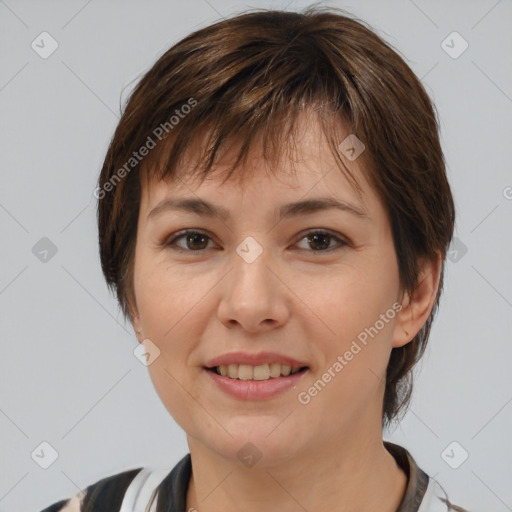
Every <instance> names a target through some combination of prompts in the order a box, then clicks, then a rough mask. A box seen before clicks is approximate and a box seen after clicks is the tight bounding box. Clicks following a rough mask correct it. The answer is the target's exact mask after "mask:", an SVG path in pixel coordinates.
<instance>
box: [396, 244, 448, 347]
mask: <svg viewBox="0 0 512 512" xmlns="http://www.w3.org/2000/svg"><path fill="white" fill-rule="evenodd" d="M418 264H419V265H420V272H419V275H418V283H417V285H416V288H415V289H414V290H413V291H412V292H411V293H408V292H406V293H404V296H403V300H402V309H401V310H400V313H399V314H398V315H397V320H396V323H395V330H394V334H393V347H394V348H396V347H403V346H404V345H406V344H407V343H409V342H410V341H412V340H413V339H414V337H415V336H416V334H418V332H419V331H420V329H421V328H422V327H423V325H424V324H425V322H426V321H427V319H428V317H429V316H430V313H431V311H432V308H433V306H434V303H435V300H436V297H437V290H438V288H439V279H440V275H441V256H440V255H439V254H438V256H437V258H436V259H435V260H432V261H430V260H428V261H426V260H420V261H419V262H418Z"/></svg>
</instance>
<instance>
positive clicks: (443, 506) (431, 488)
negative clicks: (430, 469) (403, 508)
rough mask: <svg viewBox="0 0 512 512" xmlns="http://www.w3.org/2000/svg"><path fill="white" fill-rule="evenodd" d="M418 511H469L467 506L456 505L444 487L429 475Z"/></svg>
mask: <svg viewBox="0 0 512 512" xmlns="http://www.w3.org/2000/svg"><path fill="white" fill-rule="evenodd" d="M418 512H469V511H467V510H466V509H465V508H462V507H459V506H457V505H454V504H453V503H451V502H450V500H449V499H448V495H447V494H446V491H445V490H444V489H443V487H442V486H441V485H440V484H439V483H438V482H437V481H436V480H434V479H433V478H430V477H429V480H428V486H427V489H426V491H425V495H424V497H423V501H422V502H421V506H420V508H419V509H418Z"/></svg>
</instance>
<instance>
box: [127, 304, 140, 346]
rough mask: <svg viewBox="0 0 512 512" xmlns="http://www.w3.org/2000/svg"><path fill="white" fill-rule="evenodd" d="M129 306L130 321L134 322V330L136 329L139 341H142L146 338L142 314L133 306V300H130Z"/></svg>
mask: <svg viewBox="0 0 512 512" xmlns="http://www.w3.org/2000/svg"><path fill="white" fill-rule="evenodd" d="M128 307H129V310H130V323H131V324H132V327H133V330H134V331H135V335H136V336H137V340H138V342H139V343H142V341H143V340H144V335H143V332H142V325H141V321H140V316H139V312H138V310H137V308H134V307H133V304H132V301H129V302H128Z"/></svg>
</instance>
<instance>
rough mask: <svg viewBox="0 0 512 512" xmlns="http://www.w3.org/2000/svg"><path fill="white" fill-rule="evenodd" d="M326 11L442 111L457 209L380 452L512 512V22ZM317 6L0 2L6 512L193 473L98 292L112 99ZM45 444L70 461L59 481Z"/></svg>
mask: <svg viewBox="0 0 512 512" xmlns="http://www.w3.org/2000/svg"><path fill="white" fill-rule="evenodd" d="M324 4H325V5H335V6H339V7H342V8H345V9H347V10H349V11H351V12H353V13H354V14H355V15H357V16H359V17H361V18H362V19H363V20H365V21H367V22H369V23H370V24H371V25H372V26H373V27H375V29H376V30H377V32H378V33H379V34H380V35H381V36H383V37H384V38H385V39H386V40H388V41H389V42H391V43H392V44H393V45H394V46H395V47H396V48H397V49H398V50H399V51H400V52H401V54H402V55H403V56H405V58H406V60H407V62H408V63H409V65H410V66H411V67H412V69H413V70H414V71H415V73H416V74H417V75H418V76H419V77H420V78H421V79H422V81H423V83H424V84H425V86H426V88H427V90H428V92H429V93H430V94H431V96H432V97H433V99H434V101H435V102H436V105H437V107H438V109H439V114H440V118H441V127H442V143H443V147H444V150H445V155H446V160H447V165H448V172H449V179H450V181H451V184H452V186H453V192H454V195H455V201H456V206H457V208H458V217H457V226H456V236H457V238H458V240H460V242H458V244H457V246H454V248H453V249H454V250H453V251H452V253H451V256H450V257H451V260H452V261H448V264H447V277H446V288H445V295H444V297H443V299H442V303H441V310H440V314H439V316H438V318H437V320H436V323H435V325H434V329H433V332H432V337H431V343H430V347H429V349H428V351H427V354H426V358H425V360H424V362H423V363H422V365H421V368H419V369H418V370H419V371H418V372H417V381H416V393H415V397H414V401H413V403H412V407H411V409H410V411H409V413H408V414H407V416H406V417H405V419H404V421H403V422H402V423H401V425H400V426H399V427H398V428H397V429H395V430H394V431H393V432H388V433H386V438H388V439H391V440H394V441H395V442H398V443H401V444H403V445H404V446H406V447H407V448H408V449H409V450H410V451H411V452H412V453H413V455H414V456H415V458H416V460H417V462H418V463H419V464H420V466H421V467H422V468H423V469H425V470H426V471H427V472H428V473H429V474H430V475H431V476H434V477H435V478H436V479H437V480H438V481H439V482H441V483H442V484H443V485H444V487H445V488H446V489H447V490H448V492H449V495H450V497H451V499H452V501H454V502H456V503H457V502H459V503H460V504H462V505H465V506H467V507H469V508H470V509H472V510H485V511H486V512H493V511H494V512H504V511H506V510H512V485H511V479H512V478H511V474H512V465H511V462H510V461H511V460H512V441H511V434H510V433H511V432H512V429H511V426H512V385H511V384H512V379H511V371H510V366H511V365H510V362H511V360H512V344H511V343H510V332H511V329H512V286H511V285H512V275H511V274H512V273H511V272H510V262H511V261H512V242H511V234H512V230H511V224H512V222H511V219H512V172H511V162H512V159H511V153H512V149H511V148H512V144H511V142H510V141H511V135H512V130H511V128H512V115H511V114H512V69H511V54H512V52H511V50H512V30H511V29H512V2H511V1H510V0H501V1H496V0H489V1H487V0H478V1H477V0H473V1H451V2H449V3H448V2H445V1H426V0H415V1H412V0H397V1H386V2H381V1H359V2H354V3H349V2H344V1H337V2H324ZM305 5H308V3H306V2H293V1H292V2H289V1H287V2H285V1H255V2H253V3H251V4H249V3H245V2H237V1H227V0H208V1H206V0H188V1H186V2H178V1H168V2H163V1H155V0H153V1H126V0H124V1H120V0H119V1H102V2H100V1H99V0H92V1H88V2H87V1H83V0H81V1H66V2H57V1H37V2H36V1H35V0H34V1H15V0H6V1H2V0H0V43H1V56H2V62H1V67H0V108H1V114H0V115H1V121H2V136H1V139H0V140H1V142H0V143H1V171H0V179H1V187H0V227H1V234H2V245H1V249H2V250H1V253H0V258H1V260H0V315H1V329H0V332H1V336H2V357H1V358H0V379H1V381H0V433H1V441H0V442H1V453H0V458H1V464H2V466H1V470H0V510H1V511H7V510H9V511H11V512H20V511H22V510H23V511H27V510H34V511H37V510H40V509H41V508H42V507H43V506H47V505H49V504H50V503H53V502H54V501H57V500H59V499H63V498H67V497H69V496H71V495H72V494H74V493H75V492H77V491H78V490H79V489H80V488H83V487H85V486H86V485H88V484H90V483H93V482H95V481H97V480H98V479H100V478H103V477H105V476H108V475H110V474H113V473H116V472H119V471H123V470H126V469H130V468H134V467H139V466H146V465H155V466H162V467H165V466H167V467H172V466H173V465H174V464H175V463H176V462H177V461H178V460H179V459H180V458H181V457H182V456H183V455H184V454H185V453H187V451H188V449H187V445H186V440H185V435H184V433H183V432H182V431H181V429H180V428H179V427H178V426H177V425H176V424H175V423H174V421H173V420H172V418H171V417H170V416H169V414H168V413H167V411H166V410H165V409H164V407H163V405H162V404H161V402H160V400H159V398H158V396H157V395H156V393H155V391H154V389H153V386H152V384H151V381H150V379H149V376H148V372H147V368H146V367H145V366H143V365H142V364H141V363H140V362H139V360H138V359H137V358H136V357H135V356H134V355H133V350H134V349H135V348H136V346H137V342H136V339H135V336H134V335H133V332H132V330H131V327H130V326H127V325H125V324H124V323H123V321H122V316H121V315H120V313H119V310H118V308H117V304H116V302H115V300H114V298H113V297H112V296H110V295H109V294H108V292H107V288H106V286H105V284H104V281H103V277H102V274H101V271H100V265H99V258H98V254H97V252H98V250H97V234H96V225H95V200H94V198H93V196H92V192H93V190H94V187H95V180H96V178H97V174H98V172H99V169H100V166H101V164H102V161H103V157H104V155H105V151H106V149H107V144H108V142H109V140H110V137H111V135H112V133H113V131H114V128H115V126H116V123H117V121H118V116H119V105H120V98H122V99H123V100H124V98H126V95H127V93H128V92H129V91H131V90H132V88H133V85H134V81H135V80H136V79H137V78H138V77H139V76H140V74H141V73H142V72H144V71H145V70H147V69H148V68H149V67H150V66H151V65H152V64H153V63H154V61H155V60H156V59H157V57H158V56H160V55H161V54H162V53H163V52H164V51H165V50H166V49H167V48H168V47H169V46H170V45H172V44H173V43H175V42H176V41H178V40H179V39H181V38H182V37H183V36H185V35H187V34H188V33H190V32H191V31H192V30H195V29H197V28H200V27H203V26H205V25H207V24H210V23H211V22H213V21H216V20H217V19H219V18H220V17H226V16H229V15H231V14H233V13H235V12H238V11H242V10H244V9H246V8H250V7H274V8H285V7H286V8H287V9H290V10H293V9H296V8H300V7H303V6H305ZM43 31H47V32H49V33H50V34H51V36H52V37H53V38H54V39H55V40H56V41H57V42H58V45H59V46H58V49H57V50H56V51H55V53H53V54H52V55H51V56H50V57H48V58H47V59H43V58H41V57H40V56H39V55H38V54H37V53H36V52H35V51H34V50H33V49H32V48H31V43H32V41H34V40H36V42H37V41H38V39H37V37H38V36H39V34H40V33H41V32H43ZM453 31H457V32H458V33H460V34H461V36H462V37H463V38H464V39H465V40H466V41H467V42H468V44H469V47H468V49H467V50H466V51H465V52H464V53H462V54H461V55H460V56H459V57H458V58H452V57H451V56H450V55H448V54H447V53H446V51H445V49H444V48H443V47H442V45H441V43H442V41H443V40H445V39H446V38H447V36H448V35H449V34H451V33H452V32H453ZM448 41H450V40H449V39H448ZM449 44H450V45H451V46H453V47H454V48H453V49H452V51H457V50H458V49H460V48H461V46H460V44H461V41H456V40H455V42H454V43H453V44H452V43H449ZM46 48H48V45H46ZM507 187H508V188H507ZM43 237H47V238H49V239H50V240H51V242H52V243H53V244H54V245H55V246H56V248H57V252H56V254H54V255H52V253H51V251H50V252H49V253H48V254H47V256H46V259H47V261H46V262H44V261H41V260H40V258H41V257H43V256H42V254H43V253H41V252H39V253H38V250H39V251H40V250H42V249H41V247H43V249H44V244H48V242H47V241H46V242H45V241H43V242H39V244H40V245H37V246H36V249H34V252H35V253H36V254H34V252H33V247H34V246H35V245H36V244H37V243H38V241H39V240H40V239H41V238H43ZM41 244H42V245H41ZM466 249H467V252H466V253H464V251H465V250H466ZM44 441H46V442H47V443H49V444H50V445H51V446H52V447H53V449H54V450H56V451H57V452H58V458H57V460H56V461H55V462H54V463H53V464H52V465H51V466H50V467H49V468H48V469H43V468H42V467H40V464H44V463H45V460H46V462H48V457H49V456H50V453H51V450H50V449H48V448H47V447H46V445H43V447H41V446H40V445H41V443H42V442H44ZM453 441H456V442H457V443H458V445H457V446H455V448H454V449H453V451H451V450H452V448H453V446H452V447H451V448H449V449H448V451H447V452H445V456H444V457H443V456H442V453H443V452H444V450H445V448H446V447H448V446H449V445H450V443H452V442H453ZM462 450H465V451H467V452H468V453H469V457H468V458H467V460H465V461H464V462H463V463H462V464H460V466H459V467H458V468H457V469H453V468H452V467H450V465H449V464H448V463H447V461H449V462H450V463H451V464H452V465H456V464H458V463H460V461H461V460H462V456H463V455H464V452H463V451H462ZM34 453H35V454H37V453H39V457H38V456H37V455H33V456H32V455H31V454H34ZM446 453H447V454H448V457H447V455H446Z"/></svg>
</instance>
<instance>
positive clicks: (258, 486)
mask: <svg viewBox="0 0 512 512" xmlns="http://www.w3.org/2000/svg"><path fill="white" fill-rule="evenodd" d="M358 432H359V433H358V435H357V436H355V437H354V436H353V435H352V434H351V435H347V433H346V432H345V433H344V434H343V435H341V436H339V437H338V438H337V439H324V440H322V443H321V444H315V445H314V446H312V447H310V448H309V449H304V450H302V451H301V452H300V453H296V454H295V455H294V457H293V459H290V460H287V461H285V462H280V463H277V464H272V465H271V464H270V463H269V464H266V465H265V466H261V467H259V466H258V464H256V465H255V466H253V467H251V468H245V467H243V466H242V465H241V464H240V463H239V462H238V461H233V460H231V459H226V458H224V457H222V456H221V455H219V453H217V452H213V451H212V450H210V449H209V448H206V447H205V446H204V445H203V444H202V443H200V442H199V441H197V440H195V439H193V438H189V439H188V443H189V448H190V453H191V459H192V476H191V480H190V484H189V487H188V491H187V510H190V509H191V508H193V509H195V510H197V511H198V512H220V511H222V512H235V511H239V510H240V509H243V510H244V512H256V511H258V512H259V511H261V510H267V511H269V512H274V511H275V512H277V511H279V512H292V511H293V512H295V511H297V510H299V509H304V510H310V511H313V510H337V511H339V512H356V511H360V510H379V511H380V512H395V511H396V510H397V508H398V506H399V504H400V502H401V500H402V497H403V495H404V493H405V488H406V485H407V477H406V475H405V473H404V472H403V471H402V470H401V469H400V468H399V467H398V465H397V463H396V461H395V459H394V458H393V456H392V455H391V454H390V453H389V452H388V451H387V450H386V449H385V447H384V445H383V441H382V435H381V432H378V433H377V434H378V435H375V433H374V435H373V436H370V435H369V432H365V431H364V430H363V431H362V430H359V431H358ZM347 440H348V441H347Z"/></svg>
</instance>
